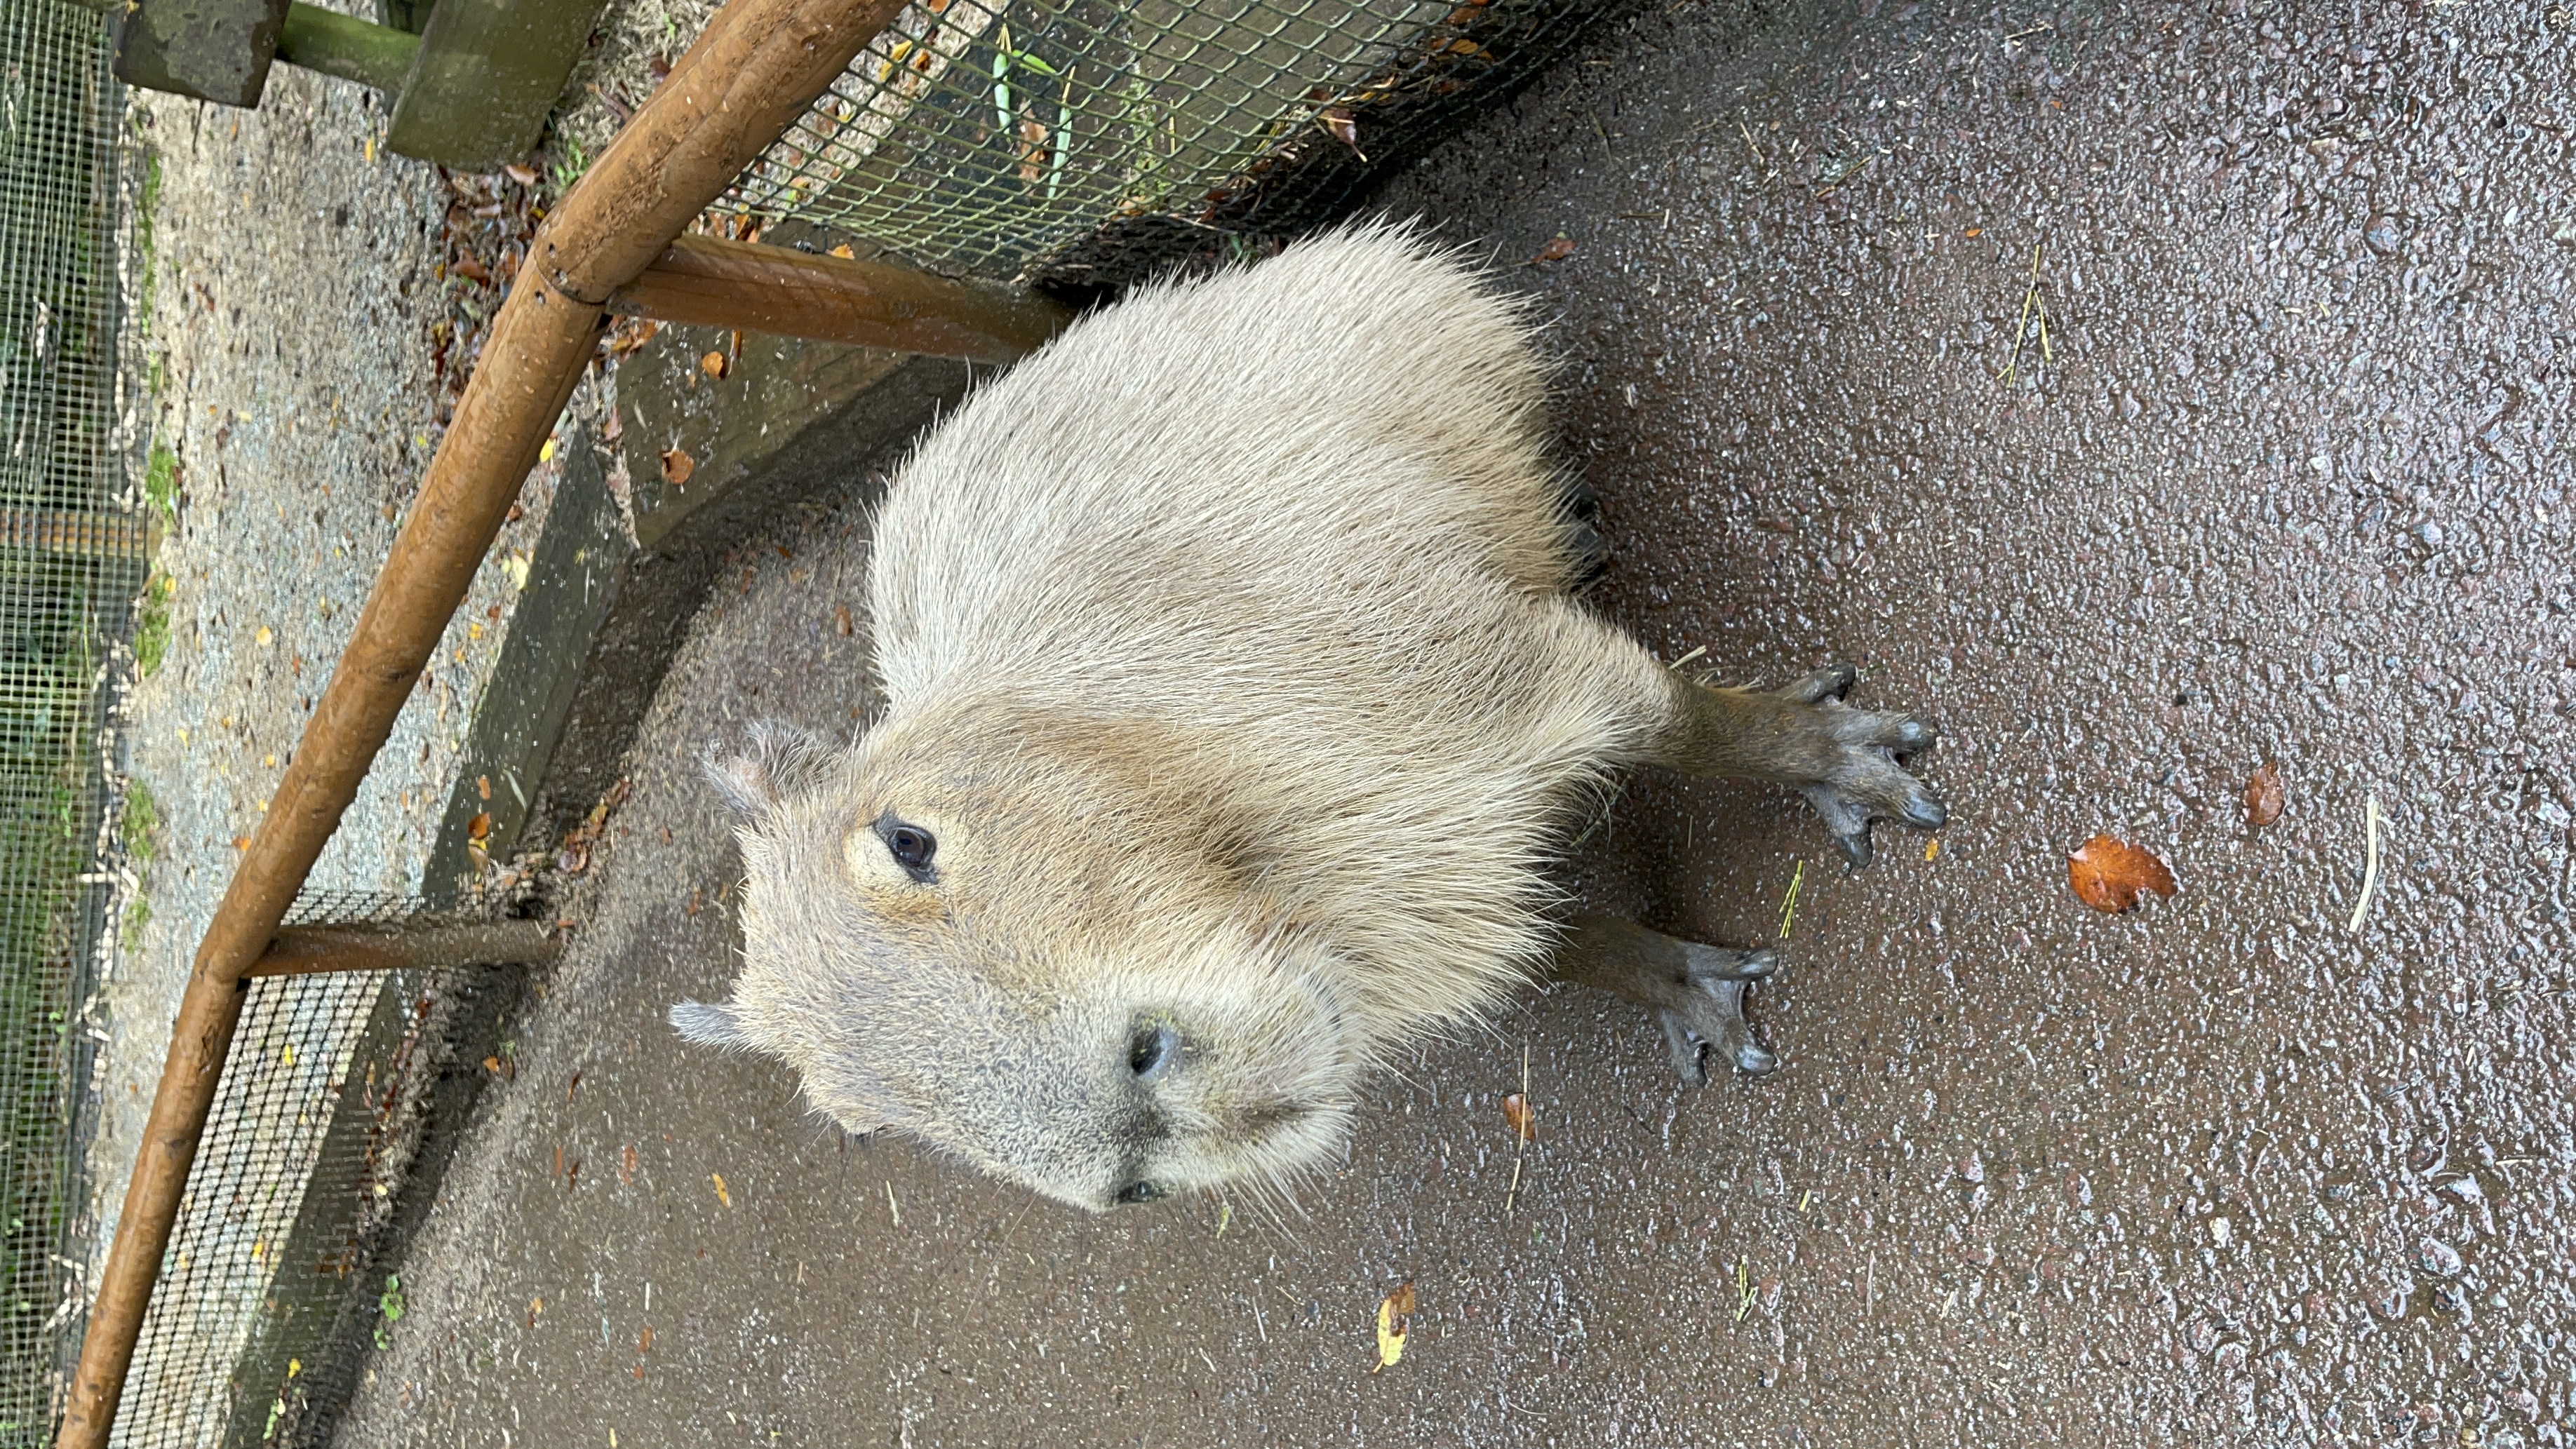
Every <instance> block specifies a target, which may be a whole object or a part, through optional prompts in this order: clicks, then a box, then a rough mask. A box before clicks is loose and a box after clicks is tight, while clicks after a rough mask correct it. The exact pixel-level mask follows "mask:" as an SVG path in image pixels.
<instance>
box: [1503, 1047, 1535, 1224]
mask: <svg viewBox="0 0 2576 1449" xmlns="http://www.w3.org/2000/svg"><path fill="white" fill-rule="evenodd" d="M1521 1106H1522V1108H1523V1109H1524V1110H1527V1108H1528V1106H1529V1043H1528V1042H1527V1041H1524V1042H1522V1043H1521ZM1529 1140H1530V1134H1529V1127H1528V1125H1527V1119H1526V1118H1524V1119H1523V1121H1522V1123H1521V1124H1520V1125H1517V1126H1515V1127H1513V1128H1512V1185H1511V1186H1510V1187H1508V1188H1506V1189H1504V1191H1503V1221H1504V1222H1507V1223H1508V1222H1510V1221H1511V1220H1512V1204H1513V1202H1514V1201H1516V1200H1517V1199H1518V1198H1519V1197H1520V1195H1521V1154H1522V1153H1524V1152H1526V1151H1528V1150H1529Z"/></svg>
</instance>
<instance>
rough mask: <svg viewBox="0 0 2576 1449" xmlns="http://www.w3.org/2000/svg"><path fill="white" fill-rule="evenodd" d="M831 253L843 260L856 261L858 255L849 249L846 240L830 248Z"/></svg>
mask: <svg viewBox="0 0 2576 1449" xmlns="http://www.w3.org/2000/svg"><path fill="white" fill-rule="evenodd" d="M832 255H833V256H836V257H839V258H840V259H841V260H842V261H845V262H849V261H856V260H858V256H859V254H858V253H857V252H854V251H852V250H850V244H849V243H848V242H843V243H841V244H840V245H839V246H836V247H834V248H832Z"/></svg>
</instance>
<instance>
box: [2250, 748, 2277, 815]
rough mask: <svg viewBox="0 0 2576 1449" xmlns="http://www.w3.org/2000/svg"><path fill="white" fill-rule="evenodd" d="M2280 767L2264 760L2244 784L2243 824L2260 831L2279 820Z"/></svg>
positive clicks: (2274, 762) (2275, 763)
mask: <svg viewBox="0 0 2576 1449" xmlns="http://www.w3.org/2000/svg"><path fill="white" fill-rule="evenodd" d="M2281 805H2282V796H2281V766H2280V765H2279V763H2278V762H2276V761H2272V760H2265V761H2264V762H2263V768H2261V769H2259V770H2256V771H2255V772H2254V778H2253V779H2251V780H2248V781H2246V782H2245V823H2246V824H2247V825H2250V826H2252V827H2253V828H2255V829H2257V830H2260V829H2262V828H2263V827H2264V826H2266V825H2269V824H2271V823H2272V822H2273V821H2275V820H2278V819H2280V818H2281Z"/></svg>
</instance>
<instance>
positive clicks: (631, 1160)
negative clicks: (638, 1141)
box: [617, 1142, 635, 1184]
mask: <svg viewBox="0 0 2576 1449" xmlns="http://www.w3.org/2000/svg"><path fill="white" fill-rule="evenodd" d="M617 1180H618V1182H619V1183H621V1184H631V1183H633V1182H634V1181H635V1144H634V1143H632V1142H629V1143H627V1144H626V1147H625V1150H624V1151H622V1152H620V1153H619V1154H618V1158H617Z"/></svg>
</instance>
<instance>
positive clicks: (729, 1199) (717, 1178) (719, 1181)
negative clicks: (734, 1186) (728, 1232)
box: [707, 1172, 733, 1207]
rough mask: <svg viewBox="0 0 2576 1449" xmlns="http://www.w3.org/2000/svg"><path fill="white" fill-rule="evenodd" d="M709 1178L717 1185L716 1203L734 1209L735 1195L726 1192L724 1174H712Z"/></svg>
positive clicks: (708, 1175)
mask: <svg viewBox="0 0 2576 1449" xmlns="http://www.w3.org/2000/svg"><path fill="white" fill-rule="evenodd" d="M707 1177H708V1179H709V1180H710V1181H712V1182H714V1183H715V1185H716V1201H718V1202H720V1203H723V1204H724V1205H725V1206H726V1207H732V1206H733V1194H732V1193H729V1192H727V1191H725V1185H724V1174H723V1173H721V1172H710V1173H708V1174H707Z"/></svg>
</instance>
